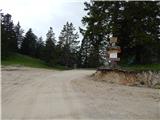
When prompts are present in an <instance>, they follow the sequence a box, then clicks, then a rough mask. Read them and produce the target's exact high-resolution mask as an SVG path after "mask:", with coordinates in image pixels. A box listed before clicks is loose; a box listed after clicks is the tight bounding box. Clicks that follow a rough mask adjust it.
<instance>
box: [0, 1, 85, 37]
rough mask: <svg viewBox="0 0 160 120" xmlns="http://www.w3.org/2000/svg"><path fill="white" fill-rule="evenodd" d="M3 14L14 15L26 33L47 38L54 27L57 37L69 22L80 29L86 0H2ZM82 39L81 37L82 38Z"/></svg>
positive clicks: (14, 19)
mask: <svg viewBox="0 0 160 120" xmlns="http://www.w3.org/2000/svg"><path fill="white" fill-rule="evenodd" d="M0 1H1V4H0V8H1V9H2V12H4V13H9V14H11V15H12V19H13V21H14V23H15V24H16V23H17V22H18V21H20V24H21V26H22V28H23V29H24V30H25V32H26V31H27V30H28V29H29V28H32V29H33V32H34V33H35V34H36V35H38V36H39V37H40V36H43V38H45V34H46V33H47V31H48V29H49V27H50V26H51V27H53V30H54V32H55V34H56V37H58V36H59V33H60V31H61V29H62V27H63V25H64V24H65V23H66V22H67V21H69V22H73V24H74V26H76V28H77V31H78V27H79V26H81V19H82V17H83V16H84V15H85V12H84V10H83V9H84V4H83V3H84V0H0ZM80 38H81V37H80Z"/></svg>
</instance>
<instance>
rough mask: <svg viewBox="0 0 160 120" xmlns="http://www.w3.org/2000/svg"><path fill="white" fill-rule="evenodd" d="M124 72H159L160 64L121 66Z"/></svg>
mask: <svg viewBox="0 0 160 120" xmlns="http://www.w3.org/2000/svg"><path fill="white" fill-rule="evenodd" d="M121 67H122V68H123V69H125V70H129V71H148V70H151V71H160V64H147V65H121Z"/></svg>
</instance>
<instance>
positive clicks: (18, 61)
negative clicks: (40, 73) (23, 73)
mask: <svg viewBox="0 0 160 120" xmlns="http://www.w3.org/2000/svg"><path fill="white" fill-rule="evenodd" d="M1 64H2V65H6V66H7V65H18V66H26V67H34V68H46V69H57V70H64V69H65V68H64V67H63V66H56V65H55V66H54V67H49V66H47V65H46V63H45V62H44V61H42V60H39V59H36V58H32V57H29V56H26V55H21V54H17V53H15V54H12V55H11V56H9V57H8V58H7V59H5V60H2V61H1Z"/></svg>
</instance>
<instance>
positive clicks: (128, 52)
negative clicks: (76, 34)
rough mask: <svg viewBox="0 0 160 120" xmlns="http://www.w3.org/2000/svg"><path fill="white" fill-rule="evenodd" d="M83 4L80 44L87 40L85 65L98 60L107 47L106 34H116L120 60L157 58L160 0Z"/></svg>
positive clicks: (129, 61) (135, 60)
mask: <svg viewBox="0 0 160 120" xmlns="http://www.w3.org/2000/svg"><path fill="white" fill-rule="evenodd" d="M85 6H86V8H85V10H86V11H87V15H86V16H85V17H83V19H82V23H83V24H84V25H85V27H86V30H84V31H85V33H84V34H83V36H84V40H83V41H82V44H83V46H84V45H85V44H84V42H85V41H86V42H88V41H90V47H89V48H87V47H86V48H87V49H88V51H89V53H88V54H87V57H88V56H89V57H88V61H89V62H87V63H88V64H90V65H89V66H92V67H97V66H99V65H100V64H101V61H103V57H102V51H104V48H105V47H106V48H107V45H108V40H109V37H110V36H114V37H118V44H119V45H120V46H121V49H122V54H121V60H122V62H123V61H124V62H125V63H134V64H135V63H138V64H144V63H153V62H156V61H157V62H158V61H159V57H158V56H159V55H158V53H159V52H158V51H159V47H158V46H159V35H160V33H159V32H160V26H159V24H160V22H159V21H160V20H159V19H160V7H159V6H160V2H158V1H154V2H147V1H143V2H140V1H136V2H125V1H109V2H104V1H101V2H99V1H92V2H90V3H85ZM86 38H87V39H88V40H85V39H86ZM88 43H89V42H88ZM145 53H146V54H145ZM97 61H98V62H97ZM92 64H94V65H92Z"/></svg>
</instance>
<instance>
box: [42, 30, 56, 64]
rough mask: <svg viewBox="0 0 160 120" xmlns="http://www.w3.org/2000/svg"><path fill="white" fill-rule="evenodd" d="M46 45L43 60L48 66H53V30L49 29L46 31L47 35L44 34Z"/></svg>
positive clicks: (54, 59) (54, 50)
mask: <svg viewBox="0 0 160 120" xmlns="http://www.w3.org/2000/svg"><path fill="white" fill-rule="evenodd" d="M46 37H47V39H46V43H45V48H44V54H45V56H44V60H45V61H46V63H47V64H48V65H51V66H53V65H54V64H55V61H56V57H55V56H56V49H55V44H56V39H55V34H54V32H53V28H52V27H50V29H49V30H48V33H47V34H46Z"/></svg>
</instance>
